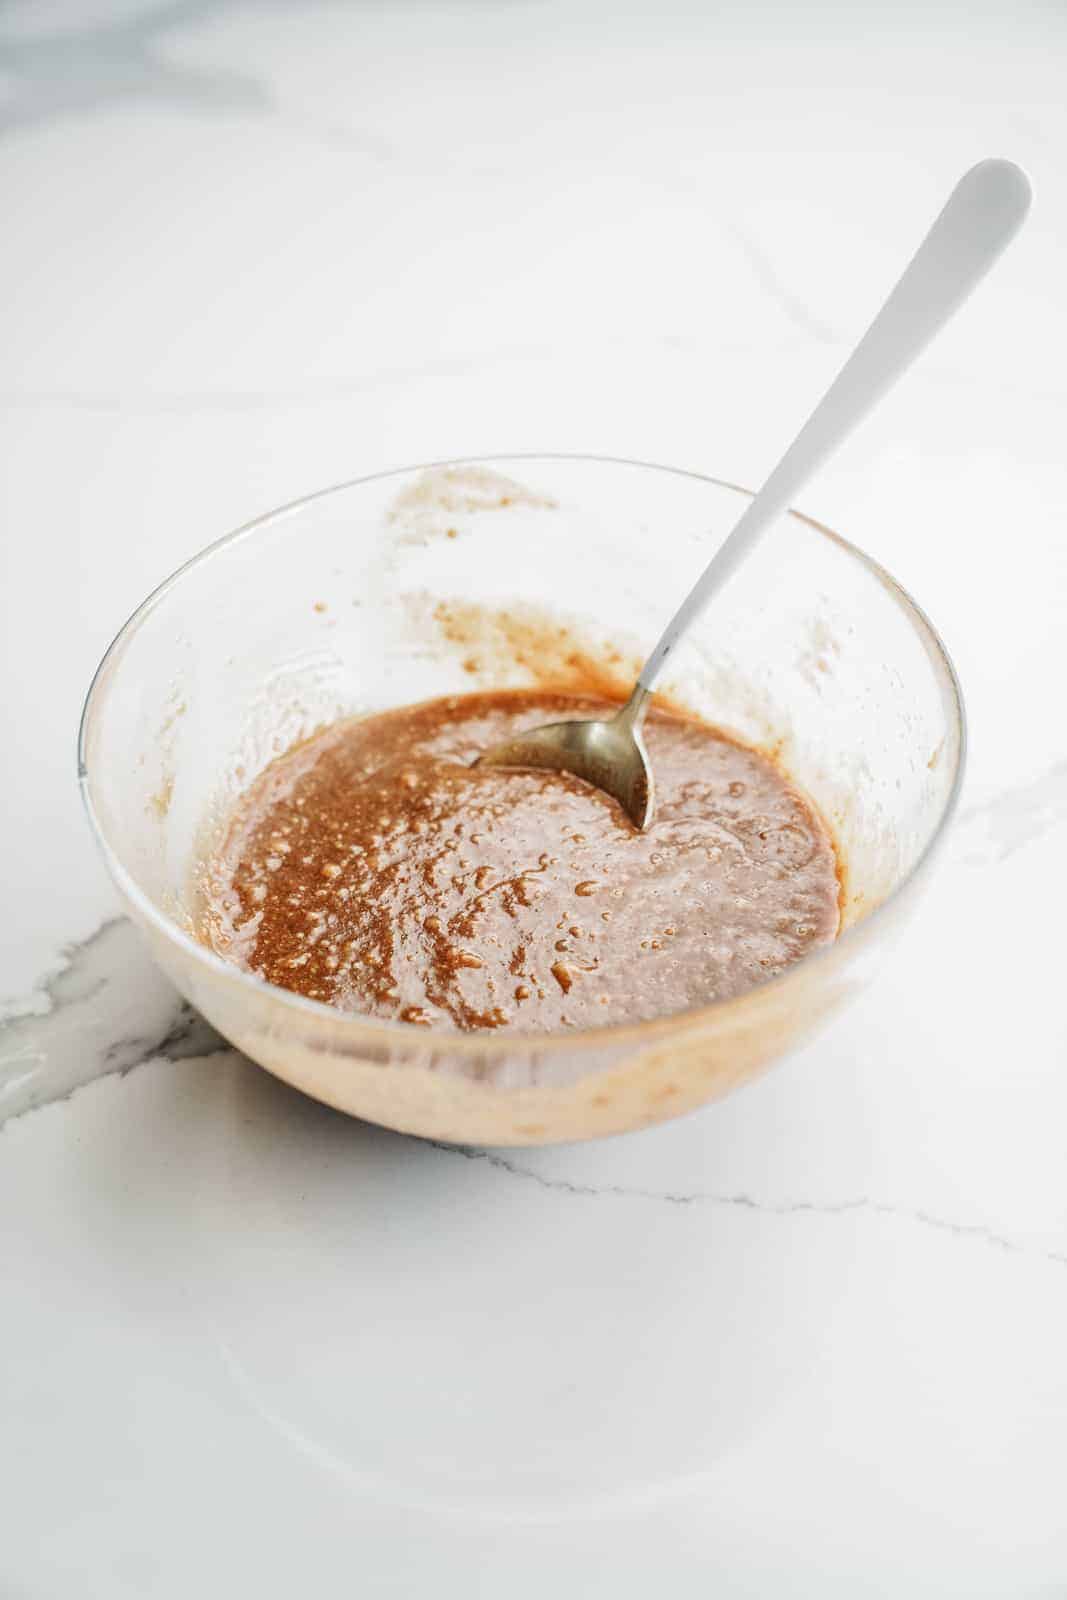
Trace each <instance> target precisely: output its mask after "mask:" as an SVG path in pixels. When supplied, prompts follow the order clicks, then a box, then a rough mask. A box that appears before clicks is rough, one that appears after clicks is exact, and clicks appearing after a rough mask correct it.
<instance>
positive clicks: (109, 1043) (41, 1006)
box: [0, 917, 230, 1127]
mask: <svg viewBox="0 0 1067 1600" xmlns="http://www.w3.org/2000/svg"><path fill="white" fill-rule="evenodd" d="M229 1048H230V1046H229V1045H227V1044H226V1043H225V1042H224V1041H223V1040H222V1039H220V1037H219V1035H218V1034H217V1033H216V1032H215V1031H214V1029H213V1028H211V1027H210V1026H209V1025H208V1023H206V1022H205V1021H204V1019H203V1018H202V1017H201V1016H199V1015H198V1013H197V1012H195V1011H194V1010H193V1008H192V1007H191V1006H190V1005H188V1004H187V1003H186V1002H185V1001H183V1000H180V999H179V997H178V996H177V995H176V994H175V992H174V990H173V988H172V987H171V985H170V984H169V983H168V982H167V980H166V978H164V977H163V975H162V974H161V973H160V972H159V971H158V969H157V968H156V967H155V966H154V965H153V963H152V961H151V960H150V958H149V956H148V953H147V951H146V950H145V948H144V946H143V944H142V942H141V940H140V938H139V936H138V934H137V932H136V929H135V928H134V927H133V925H132V923H129V922H127V921H126V920H125V918H122V917H117V918H115V919H114V920H112V921H110V922H105V923H104V925H103V927H101V928H98V929H97V931H96V932H95V933H93V934H91V935H90V936H89V938H88V939H84V940H82V941H81V942H80V943H79V944H73V945H70V946H68V948H67V949H66V950H65V951H64V953H63V965H62V967H61V969H60V970H59V971H57V972H56V973H54V974H52V975H51V976H50V977H48V978H47V979H45V981H44V982H43V983H42V985H41V988H40V992H39V994H38V996H36V997H35V1000H34V1002H32V1003H30V1004H28V1005H27V1006H26V1007H25V1008H24V1009H22V1011H21V1014H19V1015H15V1016H8V1017H7V1018H6V1020H4V1021H2V1022H0V1127H2V1126H3V1124H4V1123H5V1122H6V1121H8V1120H9V1119H10V1118H12V1117H17V1116H20V1115H21V1114H22V1113H23V1112H26V1111H32V1110H35V1109H36V1108H37V1107H38V1106H43V1105H48V1104H49V1103H50V1102H51V1101H53V1100H64V1099H66V1098H67V1097H68V1096H69V1095H71V1094H73V1092H74V1090H75V1089H79V1088H81V1087H82V1085H83V1084H86V1083H92V1082H93V1081H94V1080H95V1079H97V1078H102V1077H106V1076H107V1075H108V1074H109V1073H112V1072H119V1073H125V1072H129V1071H131V1070H132V1069H133V1068H134V1067H138V1066H141V1065H142V1064H143V1063H144V1062H146V1061H152V1060H157V1059H161V1058H162V1059H165V1060H168V1061H181V1060H185V1059H187V1058H189V1057H192V1056H206V1055H214V1054H216V1053H217V1052H219V1051H222V1050H228V1049H229Z"/></svg>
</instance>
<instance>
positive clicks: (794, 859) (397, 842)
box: [204, 691, 838, 1032]
mask: <svg viewBox="0 0 1067 1600" xmlns="http://www.w3.org/2000/svg"><path fill="white" fill-rule="evenodd" d="M613 709H615V708H614V707H611V706H607V705H606V704H605V703H604V702H603V701H602V700H595V699H591V698H589V699H587V698H581V697H578V696H575V695H564V694H551V693H546V692H544V691H506V692H497V693H491V694H471V695H458V696H452V697H450V698H447V699H443V700H436V701H432V702H429V703H427V704H424V705H418V706H411V707H405V708H403V709H400V710H396V711H388V712H384V713H382V714H380V715H377V716H373V717H368V718H366V719H362V720H358V721H351V722H344V723H340V724H337V725H335V726H334V727H332V728H329V729H327V730H326V731H325V732H323V733H321V734H319V735H318V736H316V737H315V738H314V739H312V740H310V741H309V742H308V743H306V744H304V745H301V746H299V747H298V748H297V749H295V750H293V751H290V752H289V753H288V754H287V755H284V756H282V757H280V758H279V759H278V760H277V761H275V762H274V763H273V764H272V765H271V766H270V767H268V768H267V769H266V771H265V772H264V773H263V774H262V775H261V776H260V778H259V779H258V780H257V781H256V783H255V784H254V785H253V787H252V789H251V790H250V792H249V793H248V795H246V796H245V798H244V800H243V801H242V802H241V804H240V806H239V807H238V809H237V811H236V813H235V815H234V817H233V819H232V821H231V824H230V828H229V831H228V834H227V837H226V839H225V842H224V844H223V847H222V849H221V850H220V852H219V853H218V855H217V856H216V857H215V859H214V860H213V861H212V862H211V863H210V864H209V868H208V871H207V873H206V878H205V905H206V910H205V916H204V937H205V939H206V941H207V942H208V943H210V944H211V945H212V947H213V948H214V949H216V950H217V951H218V952H219V953H220V954H222V955H225V956H226V957H228V958H229V959H230V960H232V961H234V962H236V963H237V964H238V965H240V966H243V967H246V968H248V969H250V970H251V971H254V972H257V973H259V974H260V976H262V977H264V978H266V979H268V980H269V981H270V982H271V983H275V984H279V985H281V986H282V987H283V988H286V989H292V990H295V991H296V992H297V993H299V994H303V995H308V996H311V997H312V998H314V999H316V1000H323V1001H327V1002H329V1003H330V1004H332V1005H335V1006H338V1007H339V1008H341V1009H342V1010H345V1011H354V1012H361V1013H363V1014H365V1015H367V1016H373V1017H384V1018H390V1019H393V1020H400V1021H403V1022H408V1023H412V1024H416V1025H418V1026H421V1027H425V1028H445V1029H448V1028H453V1029H454V1028H459V1029H465V1030H477V1029H496V1028H511V1029H515V1030H521V1031H531V1032H550V1031H554V1030H557V1029H562V1028H588V1027H595V1026H597V1025H600V1024H604V1023H620V1022H636V1021H640V1020H644V1019H647V1018H651V1017H658V1016H663V1015H666V1014H668V1013H670V1012H674V1011H682V1010H685V1009H687V1008H690V1007H693V1006H699V1005H703V1004H706V1003H708V1002H710V1001H713V1000H718V999H723V998H726V997H729V996H733V995H737V994H740V993H742V991H744V990H745V989H748V988H750V987H751V986H752V985H754V984H757V983H759V982H761V981H763V980H764V979H766V978H769V977H773V976H774V975H775V974H776V973H779V972H781V971H783V970H784V969H785V968H786V967H788V966H790V965H791V964H792V963H793V962H796V961H798V960H800V958H801V957H802V956H804V955H806V954H807V953H808V952H809V951H810V950H812V949H814V948H815V947H816V946H818V945H821V944H825V943H827V942H829V941H830V940H832V939H833V938H834V936H835V934H836V932H837V927H838V877H837V861H836V857H835V854H834V850H833V846H832V844H831V841H830V838H829V835H828V833H827V831H826V829H825V827H824V826H823V824H822V822H821V821H820V820H819V819H818V817H817V816H816V815H815V813H814V811H813V810H812V808H811V806H810V805H809V804H808V802H807V801H806V800H805V799H804V798H803V796H802V795H800V794H799V793H798V792H797V791H796V790H795V789H794V788H792V787H791V786H790V784H789V783H788V782H787V781H786V780H785V779H784V778H783V777H782V775H781V774H780V773H779V772H778V771H777V769H776V768H775V767H774V766H773V765H772V764H771V762H769V761H768V760H766V759H765V758H764V757H762V756H760V755H758V754H756V753H755V752H754V751H752V750H749V749H746V748H745V747H743V746H742V745H739V744H735V743H734V742H733V741H732V740H731V739H729V738H727V737H726V736H725V735H724V734H723V733H721V732H719V731H717V730H715V729H713V728H710V727H707V726H705V725H704V724H703V723H699V722H695V721H688V720H684V719H682V718H681V717H675V716H670V715H667V714H666V713H664V712H662V711H653V712H652V713H651V715H650V716H649V719H648V722H647V723H646V727H645V738H646V743H647V747H648V750H649V754H650V757H651V760H652V765H653V769H654V771H655V775H656V784H657V794H658V802H657V810H656V819H655V822H654V823H653V825H652V827H651V829H650V830H649V831H648V832H647V833H644V834H640V833H637V832H636V831H635V829H634V828H633V826H632V824H631V823H630V822H629V820H628V819H627V817H626V816H625V814H624V813H623V811H622V809H621V808H620V807H619V805H618V804H617V803H616V802H615V801H614V800H612V799H610V798H609V797H608V796H606V795H604V794H602V793H601V792H600V791H599V790H596V789H591V788H589V787H588V786H587V785H585V784H583V783H582V782H581V781H580V780H578V779H576V778H572V777H570V776H569V775H567V774H564V773H550V772H527V771H506V770H503V769H501V768H498V767H490V768H485V769H478V768H472V767H471V766H470V765H469V763H470V762H471V761H473V760H474V758H475V757H476V756H477V755H478V754H479V753H480V752H481V751H482V750H485V749H487V748H488V747H489V746H490V745H492V744H495V743H496V742H497V741H498V740H500V739H502V738H503V737H505V736H506V735H507V734H509V733H512V732H518V731H520V730H521V729H524V728H528V727H536V726H537V725H538V724H539V723H543V722H552V721H557V720H559V719H561V718H565V717H570V716H585V715H588V716H602V715H605V714H607V713H610V711H611V710H613Z"/></svg>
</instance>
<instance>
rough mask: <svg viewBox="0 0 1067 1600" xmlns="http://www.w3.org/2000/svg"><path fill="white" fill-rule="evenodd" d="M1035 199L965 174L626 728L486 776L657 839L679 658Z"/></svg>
mask: <svg viewBox="0 0 1067 1600" xmlns="http://www.w3.org/2000/svg"><path fill="white" fill-rule="evenodd" d="M1030 198H1031V189H1030V180H1029V179H1028V178H1027V176H1026V173H1025V172H1023V170H1022V168H1021V167H1017V166H1015V165H1014V163H1012V162H1011V161H1002V160H997V159H994V160H989V161H980V162H979V163H978V165H977V166H976V167H972V168H971V169H970V171H969V172H965V173H964V175H963V177H962V178H961V179H960V181H959V182H958V183H957V185H956V187H955V188H954V189H953V191H952V193H951V194H950V195H949V197H948V200H947V202H946V204H945V207H944V210H943V211H942V212H941V214H940V216H938V217H937V219H936V221H935V222H934V224H933V226H932V227H931V229H930V231H929V233H928V234H927V235H926V238H925V239H924V240H923V242H922V244H921V245H920V246H919V248H918V250H917V251H916V253H915V255H914V256H913V257H912V259H911V261H910V262H909V264H908V266H907V267H906V269H905V271H904V275H903V276H902V277H901V279H900V281H899V282H898V284H897V285H896V288H895V289H893V291H892V293H891V294H890V296H889V298H888V299H887V300H886V302H885V304H884V305H883V306H882V309H881V310H880V311H879V313H878V315H877V316H876V317H875V319H874V321H873V322H872V323H871V325H870V327H869V328H868V329H867V332H866V333H865V334H864V335H863V338H862V339H861V340H860V342H859V344H858V345H857V346H856V348H855V350H853V352H852V354H851V356H850V357H849V358H848V360H847V361H846V363H845V365H844V366H843V367H842V369H841V371H840V372H839V373H838V375H837V377H836V378H835V379H834V381H833V383H832V384H831V385H830V387H829V389H828V390H827V391H826V393H825V394H824V395H823V397H822V399H821V400H820V402H819V404H818V405H817V406H816V408H815V410H814V411H813V412H812V414H811V416H810V417H809V418H808V420H807V422H805V424H804V426H803V427H802V428H801V430H800V432H799V433H798V434H797V436H796V438H795V439H794V440H793V443H792V444H791V445H790V446H789V449H788V450H787V451H786V453H785V455H784V456H783V457H782V459H781V460H780V461H779V463H778V465H777V466H776V467H775V469H774V471H773V472H772V473H771V475H770V477H769V478H768V479H767V481H766V482H765V483H764V485H763V488H762V489H761V490H760V492H759V494H757V495H756V497H755V499H753V500H751V501H750V502H749V504H748V505H747V506H746V508H745V510H744V511H743V512H742V513H741V516H740V518H739V519H738V521H737V523H736V525H735V527H734V529H733V531H732V532H731V533H730V535H729V536H728V538H727V539H726V540H724V542H723V543H722V544H721V545H720V546H719V548H718V550H716V552H715V554H714V555H713V556H712V558H711V560H710V561H709V563H708V565H707V567H706V568H705V569H704V572H703V573H702V575H701V576H700V577H699V578H698V579H697V582H696V584H695V585H694V587H693V588H692V589H691V590H690V592H689V594H688V595H687V596H686V598H685V599H684V600H683V601H682V604H681V605H680V606H679V608H678V610H677V611H676V612H675V614H674V616H673V617H672V618H671V620H670V622H669V623H668V624H667V626H666V628H665V629H664V632H663V635H662V637H661V638H660V641H659V643H658V644H657V645H656V648H655V649H654V650H653V652H652V654H651V655H650V656H649V658H648V660H647V661H646V662H645V665H644V666H643V667H642V669H641V674H640V676H639V678H638V680H637V683H636V684H635V685H634V690H633V693H632V694H631V695H630V698H629V700H627V702H626V704H625V705H624V706H623V707H622V708H621V709H620V710H619V711H618V712H616V714H615V716H613V717H611V718H608V719H607V720H596V721H590V720H586V721H579V722H552V723H549V724H548V725H547V726H546V727H542V728H533V729H531V730H530V732H528V733H520V734H516V735H515V736H514V737H513V738H511V739H507V740H505V741H504V742H503V743H502V744H498V745H495V746H494V747H493V748H492V749H491V750H487V751H486V752H485V754H484V755H482V756H480V757H479V758H478V761H477V762H476V763H475V765H479V766H494V767H548V768H551V769H553V770H555V771H559V772H570V773H573V774H574V776H575V777H578V778H584V779H585V781H586V783H591V784H593V785H594V786H595V787H596V788H598V789H603V790H605V791H606V793H608V794H610V795H613V796H614V797H615V799H616V800H618V802H619V803H620V805H621V806H622V808H623V810H624V811H626V812H627V814H628V815H629V817H630V819H631V821H632V822H633V823H634V826H635V827H637V828H639V829H640V830H641V831H642V832H643V831H644V830H645V829H646V828H648V826H649V825H650V823H651V821H652V816H653V812H654V809H655V793H656V790H655V782H654V780H653V776H652V768H651V766H650V764H649V759H648V752H647V751H646V749H645V745H644V741H643V739H642V737H641V725H642V723H643V722H644V720H645V713H646V711H647V710H648V700H649V696H650V695H651V693H652V690H653V689H654V688H655V685H656V682H657V680H658V678H659V676H660V674H661V673H662V671H663V667H664V664H665V662H666V660H667V657H668V656H669V655H670V654H671V652H672V651H673V650H674V648H675V646H676V645H677V644H678V643H679V642H680V641H681V639H682V638H683V637H684V635H685V634H686V632H687V631H688V630H689V628H690V627H691V626H692V625H693V623H694V622H695V621H696V620H697V618H698V617H699V616H700V615H701V613H702V612H703V611H704V608H705V607H706V606H707V604H708V602H709V601H710V600H711V598H712V596H713V595H714V594H717V593H718V591H719V590H720V589H721V588H722V587H723V585H724V584H725V583H726V582H727V580H728V579H729V578H730V577H731V575H732V574H733V573H734V572H735V571H736V570H737V568H738V567H739V566H740V565H741V562H742V561H743V560H744V559H745V557H746V556H747V555H748V554H749V552H750V551H751V550H752V549H753V547H754V546H755V544H756V541H757V540H758V539H759V537H760V535H761V534H762V533H763V532H764V531H765V530H766V528H767V527H768V526H769V525H770V524H771V523H772V522H773V521H774V519H775V518H776V517H777V516H778V515H779V514H780V513H781V512H782V511H784V510H785V509H786V508H787V507H788V505H789V504H790V502H791V501H792V499H793V497H794V495H795V494H797V492H798V491H799V490H800V489H802V488H803V486H804V485H805V484H806V483H807V481H808V479H809V478H810V477H811V476H812V474H813V473H814V472H815V471H817V469H818V468H819V467H821V466H822V464H823V462H824V461H827V460H828V459H829V458H830V456H831V455H833V453H834V451H835V450H836V449H837V447H838V446H839V445H840V444H842V443H843V442H844V441H845V439H846V438H847V437H848V435H849V434H850V433H851V432H852V430H853V428H855V427H856V425H857V423H859V422H861V421H862V420H863V418H864V417H865V416H866V415H867V413H868V412H869V411H871V410H872V409H873V407H874V406H875V405H876V404H877V402H878V401H879V400H880V399H881V398H882V396H883V395H884V394H886V393H888V391H889V390H890V389H891V388H892V386H893V384H894V383H896V381H897V379H898V378H900V377H902V376H903V375H904V373H905V372H906V371H907V370H908V368H909V367H910V366H911V364H912V362H913V361H914V360H915V359H916V358H917V357H918V356H920V355H921V354H922V352H923V351H924V350H925V349H926V346H927V345H928V344H929V343H930V341H931V339H932V338H933V337H934V335H935V334H936V333H938V332H939V331H940V329H941V328H943V327H944V325H945V323H946V322H948V320H949V318H950V317H951V316H952V315H953V313H954V312H955V311H957V310H958V309H959V307H960V306H961V305H962V304H963V302H964V301H965V300H966V299H967V296H968V295H969V294H970V293H971V290H972V289H974V288H975V287H976V286H977V284H978V283H980V282H981V280H982V278H983V277H984V276H985V274H986V273H987V272H988V271H989V268H990V267H991V266H992V265H993V263H994V261H995V260H996V259H997V257H998V256H999V255H1000V253H1001V251H1002V250H1003V249H1004V247H1005V246H1006V245H1007V244H1009V243H1010V242H1011V240H1012V239H1013V238H1014V237H1015V234H1016V233H1017V232H1018V230H1019V228H1020V227H1021V226H1022V223H1023V220H1024V218H1025V216H1026V213H1027V211H1028V210H1029V209H1030Z"/></svg>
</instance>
